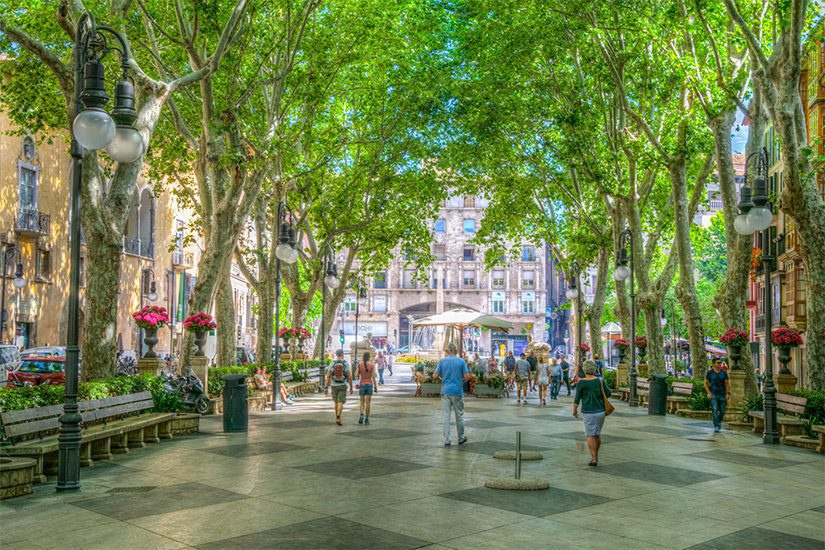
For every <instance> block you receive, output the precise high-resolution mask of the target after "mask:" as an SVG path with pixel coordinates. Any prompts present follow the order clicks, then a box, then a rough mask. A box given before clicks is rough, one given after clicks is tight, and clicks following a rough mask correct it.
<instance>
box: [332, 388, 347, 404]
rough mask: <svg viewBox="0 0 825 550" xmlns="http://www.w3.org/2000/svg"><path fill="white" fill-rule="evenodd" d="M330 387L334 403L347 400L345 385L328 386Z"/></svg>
mask: <svg viewBox="0 0 825 550" xmlns="http://www.w3.org/2000/svg"><path fill="white" fill-rule="evenodd" d="M330 388H332V401H333V402H334V403H346V402H347V387H346V386H330Z"/></svg>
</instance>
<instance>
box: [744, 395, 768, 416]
mask: <svg viewBox="0 0 825 550" xmlns="http://www.w3.org/2000/svg"><path fill="white" fill-rule="evenodd" d="M763 402H764V399H763V396H762V394H761V393H757V394H754V395H746V396H745V401H743V402H742V406H741V407H740V408H739V412H740V413H741V414H742V422H750V421H751V420H750V417H749V416H748V412H750V411H761V410H762V407H763Z"/></svg>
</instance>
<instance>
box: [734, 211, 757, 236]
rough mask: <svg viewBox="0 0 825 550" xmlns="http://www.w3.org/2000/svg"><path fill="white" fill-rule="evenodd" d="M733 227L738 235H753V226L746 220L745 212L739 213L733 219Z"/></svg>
mask: <svg viewBox="0 0 825 550" xmlns="http://www.w3.org/2000/svg"><path fill="white" fill-rule="evenodd" d="M733 228H734V229H735V230H736V232H737V233H739V234H740V235H753V228H752V227H751V225H750V223H749V222H748V215H747V214H739V215H738V216H736V217H735V218H734V219H733Z"/></svg>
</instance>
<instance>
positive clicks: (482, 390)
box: [473, 384, 504, 397]
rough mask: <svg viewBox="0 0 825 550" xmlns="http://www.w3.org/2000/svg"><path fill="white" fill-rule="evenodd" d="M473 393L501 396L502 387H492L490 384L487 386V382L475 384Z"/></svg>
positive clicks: (479, 395)
mask: <svg viewBox="0 0 825 550" xmlns="http://www.w3.org/2000/svg"><path fill="white" fill-rule="evenodd" d="M473 393H475V395H476V397H481V396H487V397H501V396H502V395H503V394H504V388H503V387H500V388H494V387H492V386H488V385H487V384H476V385H475V386H474V389H473Z"/></svg>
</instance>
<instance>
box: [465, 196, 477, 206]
mask: <svg viewBox="0 0 825 550" xmlns="http://www.w3.org/2000/svg"><path fill="white" fill-rule="evenodd" d="M475 207H476V198H475V197H474V196H472V195H465V197H464V208H475Z"/></svg>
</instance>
